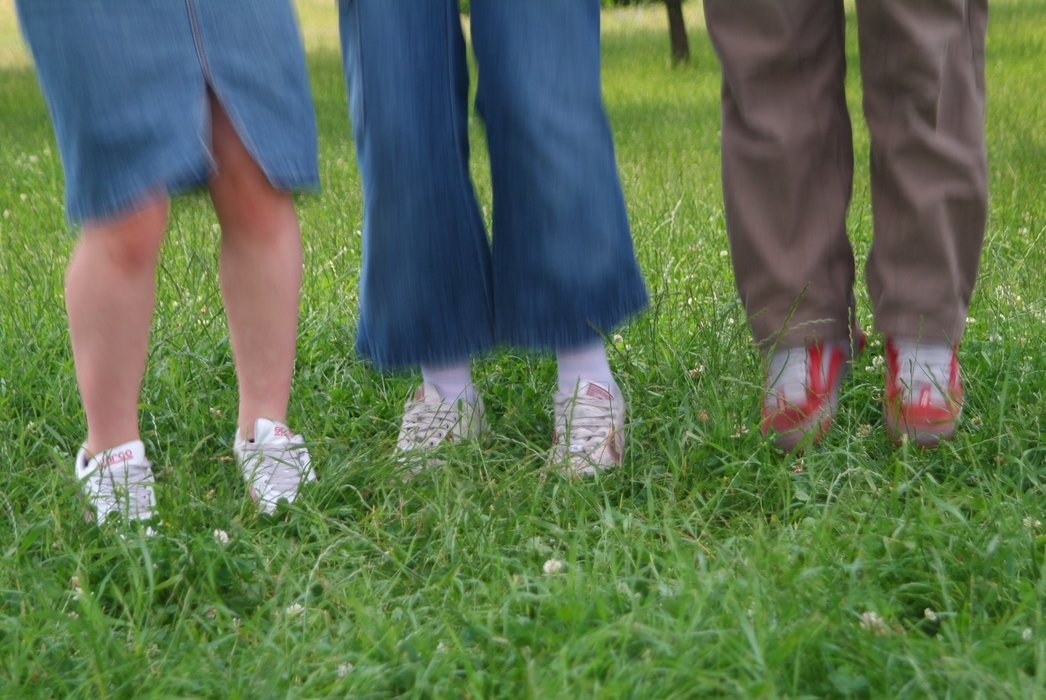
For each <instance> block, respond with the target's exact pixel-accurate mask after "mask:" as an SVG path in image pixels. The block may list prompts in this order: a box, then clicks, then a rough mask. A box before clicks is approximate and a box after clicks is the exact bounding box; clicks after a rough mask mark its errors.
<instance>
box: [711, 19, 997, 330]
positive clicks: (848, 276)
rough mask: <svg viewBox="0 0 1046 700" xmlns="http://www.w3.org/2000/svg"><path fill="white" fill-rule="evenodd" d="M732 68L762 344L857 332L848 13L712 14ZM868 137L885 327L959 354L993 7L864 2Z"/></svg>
mask: <svg viewBox="0 0 1046 700" xmlns="http://www.w3.org/2000/svg"><path fill="white" fill-rule="evenodd" d="M704 7H705V16H706V19H707V24H708V30H709V34H710V35H711V37H712V41H713V43H714V45H715V49H716V52H717V54H718V55H719V60H720V63H721V65H722V69H723V113H722V119H723V126H722V160H723V194H724V199H725V205H726V218H727V231H728V234H729V237H730V247H731V250H732V253H733V262H734V274H735V277H736V279H737V286H738V291H739V292H740V294H741V299H742V301H743V302H744V304H745V309H746V311H747V313H748V317H749V322H750V323H751V326H752V331H753V333H754V335H755V339H756V341H757V342H759V343H772V342H780V343H781V344H783V345H786V346H794V345H801V344H803V343H804V342H810V341H813V340H831V339H836V338H842V337H845V336H847V335H848V333H849V325H850V320H849V315H850V304H851V301H850V300H851V291H852V287H853V280H854V261H853V252H852V250H851V248H850V243H849V240H848V239H847V236H846V208H847V206H848V205H849V200H850V192H851V184H852V176H853V146H852V137H851V131H850V118H849V115H848V113H847V109H846V102H845V95H844V86H843V83H844V78H845V73H846V65H845V48H844V11H843V6H842V2H841V0H705V3H704ZM857 8H858V33H859V37H860V49H861V57H862V59H861V72H862V75H863V78H864V90H865V104H864V107H865V116H866V119H867V121H868V127H869V131H870V132H871V136H872V159H871V160H872V203H873V216H874V227H875V228H874V243H873V246H872V253H871V255H870V256H869V261H868V267H867V277H868V288H869V291H870V293H871V298H872V303H873V305H874V308H875V325H876V328H877V329H878V330H880V331H882V332H884V333H887V334H891V335H900V336H907V337H921V338H922V339H924V340H947V341H948V342H957V341H958V340H959V338H960V337H961V335H962V330H963V326H964V324H965V321H966V312H967V310H968V308H969V303H970V296H971V294H972V291H973V284H974V281H975V279H976V276H977V266H978V262H979V260H980V252H981V243H982V240H983V236H984V224H985V217H986V211H987V163H986V158H985V150H984V77H983V76H984V35H985V29H986V24H987V1H986V0H920V1H918V2H916V1H913V0H857Z"/></svg>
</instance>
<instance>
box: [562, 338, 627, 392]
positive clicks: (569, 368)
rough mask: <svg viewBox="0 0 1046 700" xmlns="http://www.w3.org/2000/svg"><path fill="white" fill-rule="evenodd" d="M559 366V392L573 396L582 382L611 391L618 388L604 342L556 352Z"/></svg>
mask: <svg viewBox="0 0 1046 700" xmlns="http://www.w3.org/2000/svg"><path fill="white" fill-rule="evenodd" d="M556 362H557V363H558V365H559V391H560V392H562V393H564V394H573V393H574V392H575V391H577V387H578V384H579V383H580V382H596V383H598V384H602V385H603V388H605V389H607V390H608V391H610V390H611V389H612V388H616V387H617V384H616V383H615V382H614V375H612V374H611V373H610V362H609V361H608V360H607V349H606V347H605V346H604V345H603V341H601V340H600V341H597V342H595V343H591V344H589V345H582V346H581V347H577V348H569V349H559V350H556Z"/></svg>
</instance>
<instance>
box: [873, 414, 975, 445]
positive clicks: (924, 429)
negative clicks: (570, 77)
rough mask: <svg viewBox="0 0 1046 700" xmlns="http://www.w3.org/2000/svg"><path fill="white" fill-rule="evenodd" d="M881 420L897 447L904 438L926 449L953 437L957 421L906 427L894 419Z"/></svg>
mask: <svg viewBox="0 0 1046 700" xmlns="http://www.w3.org/2000/svg"><path fill="white" fill-rule="evenodd" d="M883 422H884V423H885V425H886V432H887V434H888V435H889V436H890V439H892V440H893V443H894V444H895V445H897V446H898V447H900V446H901V444H902V443H903V442H904V441H905V440H908V442H910V443H911V444H913V445H915V446H916V447H919V448H921V449H924V450H927V449H933V448H935V447H937V446H938V445H939V444H940V443H941V442H947V441H949V440H951V439H952V438H954V437H955V429H956V427H957V424H958V422H959V421H958V418H956V419H955V420H952V421H948V422H946V423H941V424H940V425H926V426H918V427H913V426H909V427H908V428H905V427H904V426H902V425H900V424H899V421H897V420H896V419H891V418H887V419H886V420H885V421H883Z"/></svg>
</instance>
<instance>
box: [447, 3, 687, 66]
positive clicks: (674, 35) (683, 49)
mask: <svg viewBox="0 0 1046 700" xmlns="http://www.w3.org/2000/svg"><path fill="white" fill-rule="evenodd" d="M661 1H663V2H664V3H665V8H666V9H667V10H668V38H669V40H670V41H671V44H672V63H673V65H679V64H680V63H690V40H689V39H687V36H686V23H685V22H684V21H683V0H600V2H601V3H602V5H603V7H622V6H625V5H648V4H650V3H653V2H661ZM460 3H461V11H462V13H464V14H468V12H469V0H460Z"/></svg>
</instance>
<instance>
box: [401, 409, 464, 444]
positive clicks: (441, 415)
mask: <svg viewBox="0 0 1046 700" xmlns="http://www.w3.org/2000/svg"><path fill="white" fill-rule="evenodd" d="M459 419H460V418H459V414H458V409H457V406H455V405H454V404H452V403H449V402H447V401H440V402H439V403H426V402H425V401H415V402H413V403H412V405H411V406H410V407H409V408H407V410H406V411H405V412H404V414H403V422H402V424H401V426H400V437H399V443H398V447H399V449H401V450H411V449H414V448H417V447H436V446H437V445H439V444H440V442H442V441H443V440H444V438H446V437H447V436H448V435H450V434H451V432H452V431H453V430H454V426H456V425H457V423H458V421H459Z"/></svg>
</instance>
